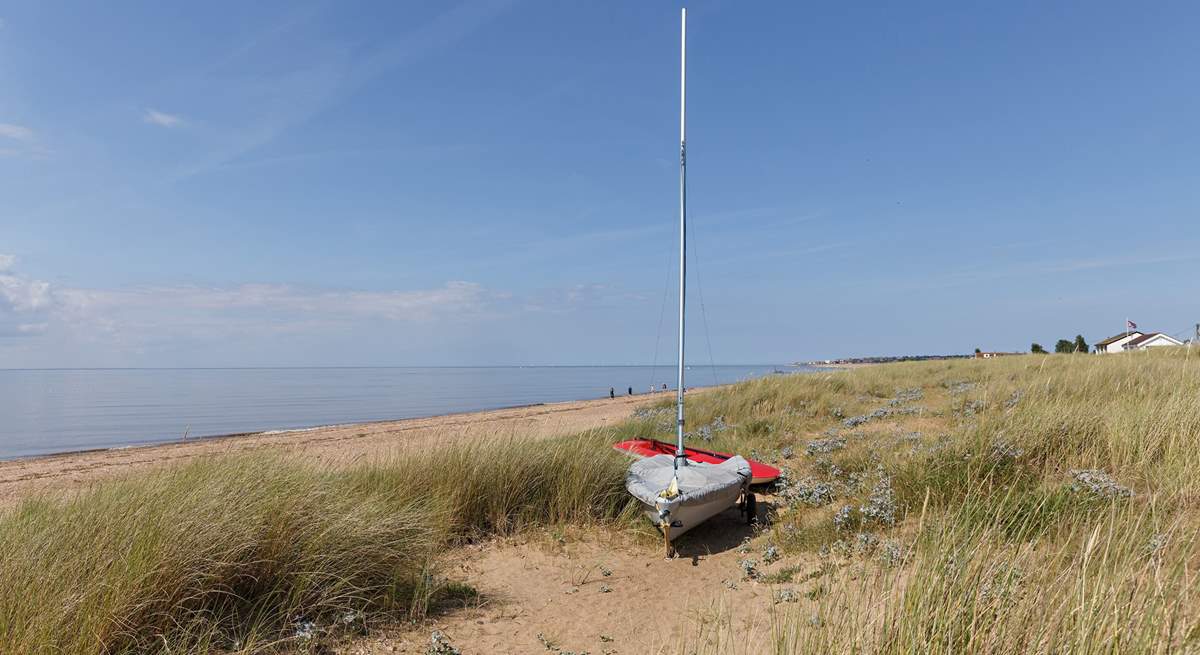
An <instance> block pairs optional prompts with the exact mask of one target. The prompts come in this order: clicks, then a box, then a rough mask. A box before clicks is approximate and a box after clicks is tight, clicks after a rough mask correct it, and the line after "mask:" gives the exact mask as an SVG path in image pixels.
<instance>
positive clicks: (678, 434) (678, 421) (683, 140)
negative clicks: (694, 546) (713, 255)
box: [675, 8, 687, 470]
mask: <svg viewBox="0 0 1200 655" xmlns="http://www.w3.org/2000/svg"><path fill="white" fill-rule="evenodd" d="M679 35H680V38H679V380H678V381H677V384H676V387H675V414H676V415H675V469H676V470H678V469H679V465H680V463H683V464H686V463H687V460H686V459H684V455H683V329H684V326H683V309H684V306H685V304H686V299H687V293H686V292H687V111H686V107H687V8H684V9H683V10H682V11H681V12H680V18H679Z"/></svg>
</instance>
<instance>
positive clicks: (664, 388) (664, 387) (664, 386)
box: [663, 382, 667, 391]
mask: <svg viewBox="0 0 1200 655" xmlns="http://www.w3.org/2000/svg"><path fill="white" fill-rule="evenodd" d="M666 390H667V383H666V382H663V391H666Z"/></svg>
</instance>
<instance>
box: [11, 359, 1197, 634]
mask: <svg viewBox="0 0 1200 655" xmlns="http://www.w3.org/2000/svg"><path fill="white" fill-rule="evenodd" d="M1197 355H1198V353H1191V352H1189V351H1187V350H1184V349H1177V350H1171V351H1167V352H1154V353H1134V354H1123V355H1112V356H1103V357H1100V356H1089V355H1053V356H1022V357H1011V358H1002V359H997V360H987V361H973V360H967V361H943V362H921V363H905V364H893V365H885V366H878V367H871V368H865V369H858V370H854V371H842V372H830V373H818V374H811V375H796V376H773V377H770V378H766V379H761V380H755V381H749V382H745V383H742V384H739V385H735V386H732V387H729V388H725V389H720V390H714V391H709V392H705V393H702V394H697V395H695V396H693V397H692V400H690V401H689V423H688V429H689V431H690V432H691V433H692V434H691V437H690V439H691V442H692V443H695V444H696V445H707V446H709V447H712V448H715V449H727V450H734V451H738V452H741V453H744V454H749V455H754V456H757V457H758V458H761V459H766V460H771V461H775V462H777V463H778V464H779V465H780V466H781V467H783V468H784V469H785V471H786V479H785V480H784V481H783V483H782V484H781V485H780V486H779V488H778V489H777V490H775V492H774V493H773V494H772V495H770V496H769V497H768V499H767V500H768V502H767V503H764V507H766V508H768V514H767V516H766V517H765V520H764V522H763V528H762V530H761V531H760V534H759V535H758V537H757V538H756V540H755V544H754V547H755V548H763V547H766V546H773V547H775V548H777V549H778V552H779V553H781V554H782V558H781V559H780V561H779V562H777V563H774V564H772V565H771V566H765V565H764V566H762V575H761V577H760V578H759V580H758V583H759V584H762V585H769V586H770V587H771V588H772V591H773V592H776V591H777V592H783V591H787V592H788V593H787V594H781V596H780V597H782V598H786V599H788V600H787V602H781V603H779V604H777V605H774V606H773V609H772V611H773V612H774V613H775V621H774V628H773V630H772V631H771V633H770V634H765V635H753V636H752V635H743V634H736V633H730V632H727V633H722V632H721V630H732V628H730V627H724V628H723V627H722V626H730V625H732V623H731V622H723V621H712V622H710V623H709V624H708V625H705V626H700V627H699V628H698V629H697V630H696V631H694V632H693V633H690V636H689V637H688V638H687V640H686V642H685V643H682V644H679V645H678V650H679V652H687V653H692V652H695V653H739V654H740V653H747V654H748V653H764V652H775V653H830V652H839V653H841V652H850V653H962V652H983V653H1093V652H1096V653H1099V652H1104V653H1178V652H1182V653H1186V652H1197V651H1200V597H1198V594H1200V591H1198V590H1200V585H1197V582H1196V574H1197V568H1198V566H1200V543H1197V541H1198V539H1200V538H1198V536H1197V535H1198V534H1200V356H1197ZM668 405H669V401H664V402H663V403H662V404H661V405H660V406H658V407H650V408H647V409H644V410H639V411H638V412H637V413H636V415H635V416H634V417H633V418H631V419H630V420H629V421H627V422H625V423H623V424H621V425H618V426H615V427H612V428H607V429H605V430H603V431H596V432H593V433H588V434H584V435H579V436H576V437H570V438H562V439H551V440H544V441H526V440H521V439H510V440H506V441H496V440H492V441H488V442H481V443H477V444H474V445H471V446H469V447H465V448H464V447H455V448H446V449H443V450H436V451H431V452H425V453H422V454H419V455H412V456H408V457H405V458H403V459H396V460H393V461H387V462H383V463H375V464H369V465H358V466H354V467H351V468H342V469H321V468H317V467H315V466H313V465H311V464H307V463H304V462H299V461H296V460H289V459H280V458H271V457H265V456H231V457H220V458H213V459H209V460H204V461H200V462H197V463H194V464H190V465H187V466H184V467H182V468H178V469H173V470H166V471H162V472H159V473H154V474H150V475H142V476H139V477H136V478H133V479H130V480H126V481H122V482H114V483H105V484H101V485H97V486H96V487H94V488H93V489H91V490H89V491H86V492H84V493H81V494H77V495H74V496H70V497H66V498H61V497H59V498H52V497H45V498H36V499H31V500H29V501H27V502H25V503H24V504H22V505H20V506H19V507H18V508H16V509H15V510H12V511H10V512H9V513H7V514H5V515H4V516H2V517H0V553H3V559H0V652H4V653H9V652H13V653H80V654H92V653H96V654H100V653H104V654H108V653H134V652H136V653H142V652H161V653H168V652H169V653H188V652H191V653H199V652H231V651H236V652H266V651H270V650H272V649H273V648H274V647H275V646H278V647H280V648H283V649H285V650H286V649H288V648H291V649H293V650H294V649H295V647H296V646H297V645H302V644H303V639H302V638H301V637H303V635H304V634H306V631H307V632H311V631H312V630H322V629H325V628H326V627H328V626H344V627H346V628H348V629H353V628H354V627H355V626H358V625H360V623H361V622H363V621H376V620H379V621H394V620H397V619H402V618H419V617H421V616H422V615H423V614H424V613H425V612H427V611H430V610H433V609H436V608H437V607H438V605H439V603H444V602H447V599H448V597H450V596H454V595H455V594H463V593H469V590H465V589H462V588H461V587H456V586H454V585H453V583H452V582H450V581H445V580H443V579H442V578H441V577H440V576H439V575H438V559H439V554H440V553H442V552H443V551H445V550H446V549H447V548H450V547H453V546H455V545H457V544H461V543H464V542H466V541H470V540H473V539H478V538H486V537H488V536H489V535H496V534H509V533H514V532H518V531H521V530H525V529H528V528H531V527H536V526H548V525H561V524H581V525H595V524H608V525H612V526H619V527H622V528H624V527H625V526H626V525H628V523H627V522H628V521H629V518H630V516H631V515H632V512H631V511H630V505H629V501H628V499H627V495H626V494H625V492H624V488H623V476H624V471H625V468H626V466H627V460H626V459H625V458H624V457H622V456H621V455H619V454H617V453H615V452H614V451H612V450H611V448H609V444H610V443H611V442H612V441H613V440H615V439H619V438H625V437H629V436H644V435H646V434H658V435H660V436H664V437H665V435H668V434H669V433H670V426H671V422H672V420H673V418H672V413H671V411H670V409H669V408H668ZM648 548H649V546H648ZM670 650H675V648H672V649H670Z"/></svg>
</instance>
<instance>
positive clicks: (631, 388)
mask: <svg viewBox="0 0 1200 655" xmlns="http://www.w3.org/2000/svg"><path fill="white" fill-rule="evenodd" d="M629 395H631V396H632V395H633V387H629Z"/></svg>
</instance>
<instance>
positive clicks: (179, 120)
mask: <svg viewBox="0 0 1200 655" xmlns="http://www.w3.org/2000/svg"><path fill="white" fill-rule="evenodd" d="M142 120H143V121H145V122H147V123H150V124H151V125H158V126H159V127H178V126H180V125H183V124H184V120H183V117H181V116H177V115H175V114H168V113H166V112H162V111H158V110H155V109H147V110H146V113H145V114H144V115H143V116H142Z"/></svg>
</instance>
